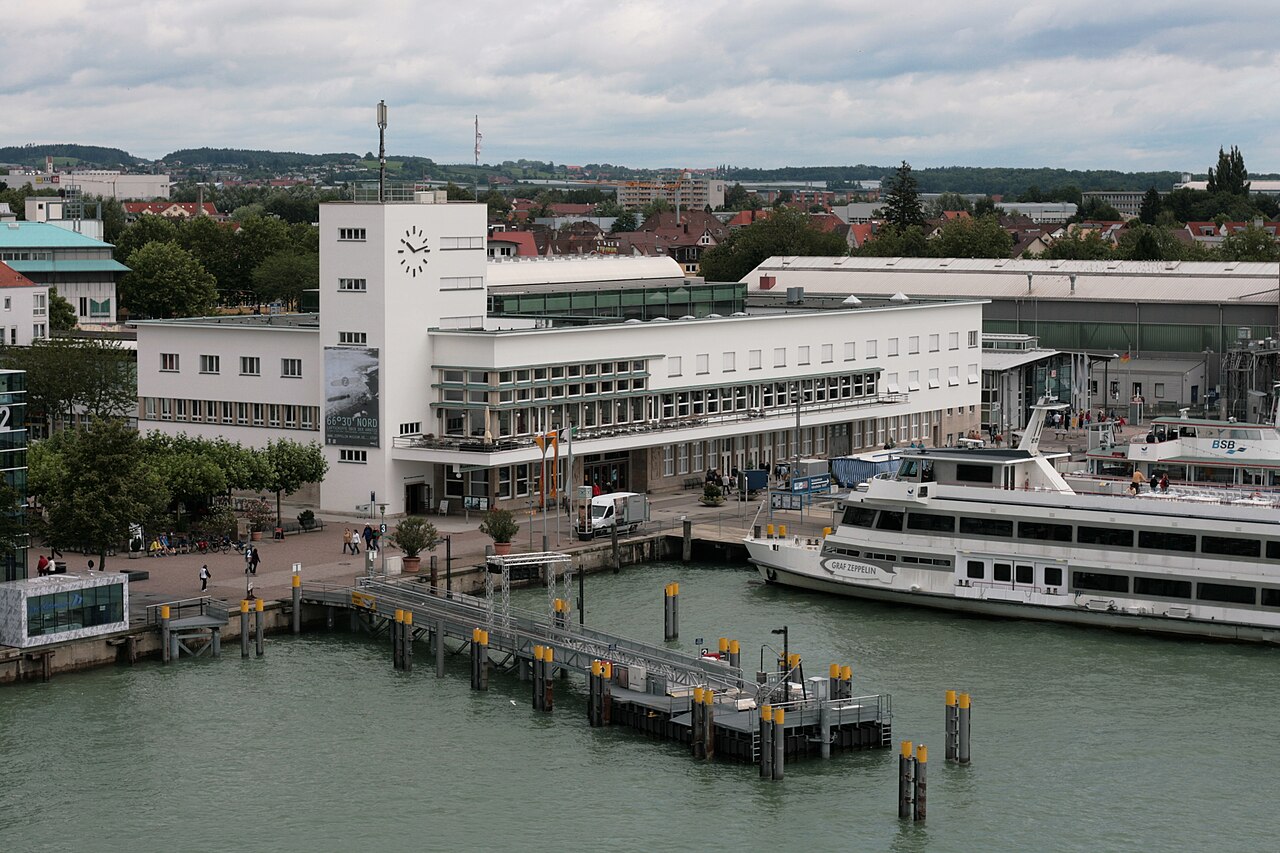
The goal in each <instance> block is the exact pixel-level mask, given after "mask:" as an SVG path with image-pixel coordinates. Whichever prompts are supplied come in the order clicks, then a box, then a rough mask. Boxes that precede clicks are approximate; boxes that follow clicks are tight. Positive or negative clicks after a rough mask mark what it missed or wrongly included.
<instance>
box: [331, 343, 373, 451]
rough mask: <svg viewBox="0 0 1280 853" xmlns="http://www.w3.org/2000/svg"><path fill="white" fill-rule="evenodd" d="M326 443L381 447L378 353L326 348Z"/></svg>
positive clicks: (347, 348)
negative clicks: (379, 438) (379, 435)
mask: <svg viewBox="0 0 1280 853" xmlns="http://www.w3.org/2000/svg"><path fill="white" fill-rule="evenodd" d="M324 387H325V395H324V443H325V444H341V445H346V446H348V447H377V446H378V350H377V348H365V347H325V348H324Z"/></svg>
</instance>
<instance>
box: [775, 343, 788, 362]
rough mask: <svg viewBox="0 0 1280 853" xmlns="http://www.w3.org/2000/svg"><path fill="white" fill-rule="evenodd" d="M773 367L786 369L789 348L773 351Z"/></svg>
mask: <svg viewBox="0 0 1280 853" xmlns="http://www.w3.org/2000/svg"><path fill="white" fill-rule="evenodd" d="M773 366H774V367H786V366H787V348H786V347H774V349H773Z"/></svg>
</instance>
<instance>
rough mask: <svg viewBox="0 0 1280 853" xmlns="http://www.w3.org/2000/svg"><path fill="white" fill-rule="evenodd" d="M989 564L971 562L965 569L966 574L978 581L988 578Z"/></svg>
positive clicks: (977, 561) (978, 561)
mask: <svg viewBox="0 0 1280 853" xmlns="http://www.w3.org/2000/svg"><path fill="white" fill-rule="evenodd" d="M986 571H987V564H986V563H984V562H982V561H981V560H970V561H969V563H968V565H967V566H966V567H965V574H966V575H968V576H969V577H971V578H974V579H976V580H982V579H983V578H984V577H986Z"/></svg>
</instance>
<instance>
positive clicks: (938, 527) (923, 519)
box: [907, 512, 956, 533]
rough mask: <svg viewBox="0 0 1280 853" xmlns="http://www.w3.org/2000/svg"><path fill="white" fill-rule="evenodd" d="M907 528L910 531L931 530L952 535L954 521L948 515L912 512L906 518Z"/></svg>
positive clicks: (954, 527)
mask: <svg viewBox="0 0 1280 853" xmlns="http://www.w3.org/2000/svg"><path fill="white" fill-rule="evenodd" d="M907 528H908V529H910V530H932V531H936V532H938V533H954V532H955V529H956V520H955V518H953V517H952V516H950V515H926V514H924V513H920V512H913V513H911V514H909V515H908V516H907Z"/></svg>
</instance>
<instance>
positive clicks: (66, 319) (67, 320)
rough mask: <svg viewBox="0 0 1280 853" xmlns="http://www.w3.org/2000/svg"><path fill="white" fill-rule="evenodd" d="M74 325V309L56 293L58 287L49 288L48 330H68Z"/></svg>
mask: <svg viewBox="0 0 1280 853" xmlns="http://www.w3.org/2000/svg"><path fill="white" fill-rule="evenodd" d="M75 327H76V309H75V308H73V307H71V303H70V302H68V301H67V300H65V299H63V298H62V297H61V296H59V295H58V288H56V287H51V288H49V331H51V332H69V331H71V330H72V329H74V328H75Z"/></svg>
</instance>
